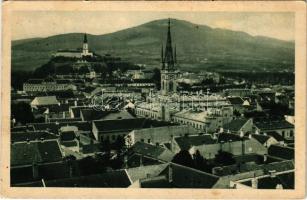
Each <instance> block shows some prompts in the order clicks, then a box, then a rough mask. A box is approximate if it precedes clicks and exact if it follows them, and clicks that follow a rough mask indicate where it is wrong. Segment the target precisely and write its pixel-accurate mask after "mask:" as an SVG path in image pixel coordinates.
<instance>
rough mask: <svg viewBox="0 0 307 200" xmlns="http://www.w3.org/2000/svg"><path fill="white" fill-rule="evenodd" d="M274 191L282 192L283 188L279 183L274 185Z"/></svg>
mask: <svg viewBox="0 0 307 200" xmlns="http://www.w3.org/2000/svg"><path fill="white" fill-rule="evenodd" d="M276 189H277V190H282V189H284V188H283V186H282V184H280V183H279V184H277V185H276Z"/></svg>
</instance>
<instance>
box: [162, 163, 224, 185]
mask: <svg viewBox="0 0 307 200" xmlns="http://www.w3.org/2000/svg"><path fill="white" fill-rule="evenodd" d="M169 167H171V169H172V184H173V185H174V187H178V188H213V187H214V185H215V184H216V183H217V182H218V180H219V177H217V176H215V175H212V174H209V173H206V172H203V171H199V170H196V169H193V168H189V167H186V166H182V165H178V164H175V163H171V164H170V165H169ZM164 172H166V173H167V174H168V172H169V171H168V169H166V170H164ZM162 173H163V172H162Z"/></svg>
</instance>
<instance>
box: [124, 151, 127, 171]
mask: <svg viewBox="0 0 307 200" xmlns="http://www.w3.org/2000/svg"><path fill="white" fill-rule="evenodd" d="M124 168H125V169H127V168H128V156H127V155H126V154H125V155H124Z"/></svg>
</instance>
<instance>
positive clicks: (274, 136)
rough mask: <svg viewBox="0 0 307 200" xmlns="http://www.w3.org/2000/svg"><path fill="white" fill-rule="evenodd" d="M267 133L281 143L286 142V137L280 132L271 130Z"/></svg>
mask: <svg viewBox="0 0 307 200" xmlns="http://www.w3.org/2000/svg"><path fill="white" fill-rule="evenodd" d="M266 134H267V135H269V136H271V137H273V138H274V139H275V140H276V141H277V142H278V143H279V144H280V145H284V144H285V138H283V137H282V136H281V135H280V134H279V133H277V132H276V131H269V132H267V133H266Z"/></svg>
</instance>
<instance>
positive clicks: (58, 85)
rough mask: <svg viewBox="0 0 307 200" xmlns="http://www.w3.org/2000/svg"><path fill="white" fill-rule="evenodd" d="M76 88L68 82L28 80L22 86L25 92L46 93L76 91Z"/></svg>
mask: <svg viewBox="0 0 307 200" xmlns="http://www.w3.org/2000/svg"><path fill="white" fill-rule="evenodd" d="M76 89H77V87H76V86H75V85H74V84H72V83H71V82H70V81H69V80H53V79H50V78H48V79H45V80H43V79H30V80H28V81H26V82H25V83H24V84H23V91H25V92H47V91H68V90H76Z"/></svg>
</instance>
